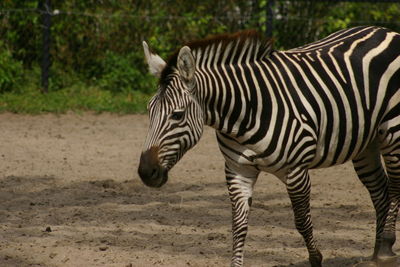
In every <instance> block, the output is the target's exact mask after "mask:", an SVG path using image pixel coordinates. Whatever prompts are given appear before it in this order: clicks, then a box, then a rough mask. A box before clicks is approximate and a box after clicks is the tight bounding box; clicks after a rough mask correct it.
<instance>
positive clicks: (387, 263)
mask: <svg viewBox="0 0 400 267" xmlns="http://www.w3.org/2000/svg"><path fill="white" fill-rule="evenodd" d="M377 266H378V267H399V266H400V261H399V257H398V256H396V255H394V256H386V257H382V256H380V257H378V260H377Z"/></svg>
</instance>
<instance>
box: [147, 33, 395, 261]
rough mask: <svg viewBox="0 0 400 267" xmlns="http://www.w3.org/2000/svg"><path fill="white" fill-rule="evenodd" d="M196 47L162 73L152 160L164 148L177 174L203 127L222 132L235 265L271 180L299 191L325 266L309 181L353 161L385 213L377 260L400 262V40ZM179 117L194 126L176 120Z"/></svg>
mask: <svg viewBox="0 0 400 267" xmlns="http://www.w3.org/2000/svg"><path fill="white" fill-rule="evenodd" d="M188 46H189V48H190V49H189V48H187V47H186V48H185V49H186V50H185V51H189V52H185V51H183V48H182V49H181V50H180V51H178V52H179V54H178V52H177V53H175V54H174V55H173V56H172V57H171V58H170V60H169V62H168V63H165V66H163V67H162V72H161V74H160V75H159V76H160V86H159V93H158V94H157V95H156V96H155V97H154V98H153V99H152V101H151V102H150V104H149V111H150V122H151V126H150V130H149V135H148V138H147V141H146V144H145V148H144V150H145V151H146V150H148V149H150V148H151V147H153V146H157V147H159V149H160V153H159V155H158V157H159V160H160V162H162V164H163V165H164V166H165V167H167V168H168V169H170V168H172V166H173V165H174V164H175V163H176V162H177V161H178V160H179V159H180V158H181V157H182V155H183V153H184V152H185V151H187V150H188V149H189V148H191V147H193V146H194V145H195V143H197V141H198V140H199V138H200V136H201V132H202V127H203V124H206V125H209V126H211V127H213V128H215V129H216V132H217V138H218V143H219V146H220V150H221V152H222V154H223V155H224V157H225V159H226V168H225V169H226V179H227V184H228V190H229V194H230V198H231V201H232V211H233V256H232V266H242V264H243V246H244V242H245V237H246V234H247V221H248V215H249V211H250V206H251V197H252V191H253V186H254V184H255V182H256V180H257V176H258V174H259V173H260V171H267V172H269V173H272V174H275V175H276V176H277V177H278V178H280V179H281V180H282V181H283V182H284V183H285V184H286V185H287V191H288V194H289V197H290V199H291V201H292V206H293V211H294V215H295V224H296V227H297V229H298V230H299V232H300V233H301V234H302V236H303V237H304V240H305V242H306V246H307V249H308V251H309V254H310V263H311V265H312V266H321V261H322V255H321V253H320V252H319V250H318V248H317V246H316V242H315V240H314V238H313V234H312V221H311V215H310V205H309V198H310V187H311V185H310V179H309V175H308V170H309V169H312V168H322V167H328V166H332V165H336V164H341V163H344V162H346V161H348V160H352V161H353V163H354V167H355V170H356V172H357V174H358V176H359V178H360V180H361V181H362V182H363V184H364V185H365V186H366V187H367V189H368V190H369V192H370V194H371V198H372V201H373V203H374V206H375V208H376V212H377V232H376V245H375V250H374V255H373V259H374V260H378V261H379V260H382V259H391V258H392V256H394V253H393V252H392V245H393V243H394V240H395V221H396V217H397V210H398V205H399V203H398V202H399V199H400V35H399V34H397V33H395V32H392V31H390V30H387V29H384V28H379V27H357V28H352V29H348V30H342V31H339V32H336V33H334V34H332V35H330V36H328V37H326V38H324V39H322V40H319V41H317V42H314V43H312V44H308V45H304V46H302V47H299V48H295V49H291V50H288V51H274V50H272V47H271V42H270V41H269V40H262V38H259V37H258V36H257V35H256V34H255V33H252V32H245V33H241V34H236V35H224V36H219V37H215V38H211V39H206V40H201V41H198V42H194V43H191V44H189V45H188ZM191 59H193V60H194V62H195V63H194V65H193V66H191V65H190V60H191ZM188 62H189V63H188ZM149 64H150V63H149ZM150 65H151V64H150ZM191 68H194V69H193V73H194V74H193V76H190V75H186V73H189V71H190V69H191ZM187 77H192V78H187ZM189 85H190V86H189ZM179 110H181V111H183V112H184V118H183V119H180V120H179V121H174V120H171V116H173V115H171V114H174V113H176V112H177V111H179ZM381 155H382V156H383V159H384V162H385V167H386V172H385V167H384V166H383V165H382V163H381V161H380V157H381Z"/></svg>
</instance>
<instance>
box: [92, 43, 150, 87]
mask: <svg viewBox="0 0 400 267" xmlns="http://www.w3.org/2000/svg"><path fill="white" fill-rule="evenodd" d="M140 61H143V58H141V59H138V56H136V55H135V54H130V55H125V56H124V55H119V54H116V53H115V52H112V51H107V52H106V53H105V57H104V59H103V60H102V61H101V62H100V64H99V66H98V67H97V68H98V70H97V72H98V73H97V74H95V75H94V77H96V76H97V77H98V78H97V79H98V81H96V82H95V84H97V85H98V86H99V87H100V88H102V89H105V90H108V91H110V92H112V93H121V92H125V93H127V92H132V91H141V92H143V93H150V92H151V91H153V90H154V88H155V86H154V85H155V83H154V80H153V78H152V77H151V76H150V75H149V74H147V73H146V74H143V71H141V70H140V69H139V68H140V67H142V66H140V65H142V64H143V63H138V62H140Z"/></svg>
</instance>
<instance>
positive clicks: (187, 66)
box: [177, 46, 196, 87]
mask: <svg viewBox="0 0 400 267" xmlns="http://www.w3.org/2000/svg"><path fill="white" fill-rule="evenodd" d="M177 67H178V70H179V74H180V76H181V79H182V81H183V82H184V83H186V84H187V85H188V86H189V87H192V85H193V84H194V72H195V70H196V63H195V60H194V57H193V55H192V52H191V50H190V48H189V47H187V46H184V47H182V48H181V50H180V51H179V54H178V60H177Z"/></svg>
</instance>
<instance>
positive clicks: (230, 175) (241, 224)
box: [225, 163, 259, 267]
mask: <svg viewBox="0 0 400 267" xmlns="http://www.w3.org/2000/svg"><path fill="white" fill-rule="evenodd" d="M225 174H226V183H227V186H228V191H229V197H230V199H231V203H232V236H233V246H232V261H231V266H232V267H237V266H243V249H244V242H245V239H246V235H247V229H248V218H249V212H250V206H251V202H252V194H253V186H254V184H255V182H256V180H257V176H258V174H259V172H258V171H257V170H256V169H255V168H253V167H246V166H242V167H241V166H238V165H236V164H234V163H231V164H229V163H227V164H226V165H225Z"/></svg>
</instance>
